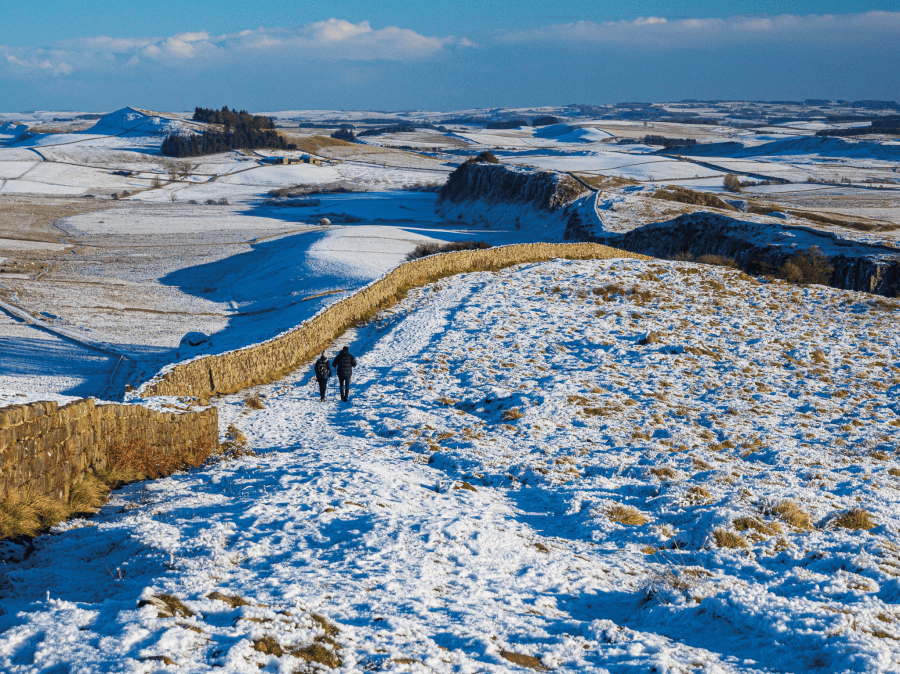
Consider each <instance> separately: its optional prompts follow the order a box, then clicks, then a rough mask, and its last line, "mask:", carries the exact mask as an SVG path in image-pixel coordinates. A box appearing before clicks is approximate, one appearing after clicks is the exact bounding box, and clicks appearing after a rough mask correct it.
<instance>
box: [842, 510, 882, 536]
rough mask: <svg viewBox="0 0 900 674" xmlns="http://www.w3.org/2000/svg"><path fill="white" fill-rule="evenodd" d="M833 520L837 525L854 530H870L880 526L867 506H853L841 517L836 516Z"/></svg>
mask: <svg viewBox="0 0 900 674" xmlns="http://www.w3.org/2000/svg"><path fill="white" fill-rule="evenodd" d="M833 522H834V525H835V526H838V527H842V528H844V529H851V530H852V531H859V530H864V531H868V530H869V529H874V528H875V527H876V526H878V525H877V524H876V522H875V520H874V519H872V514H871V513H870V512H869V511H868V510H866V509H865V508H851V509H850V510H848V511H847V512H845V513H843V514H842V515H841V516H840V517H837V518H835V519H834V520H833Z"/></svg>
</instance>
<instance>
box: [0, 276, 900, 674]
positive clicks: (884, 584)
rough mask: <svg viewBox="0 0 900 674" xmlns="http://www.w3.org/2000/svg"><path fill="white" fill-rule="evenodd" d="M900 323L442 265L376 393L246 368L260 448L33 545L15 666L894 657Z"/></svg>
mask: <svg viewBox="0 0 900 674" xmlns="http://www.w3.org/2000/svg"><path fill="white" fill-rule="evenodd" d="M595 288H597V289H600V293H599V294H598V293H595V292H594V289H595ZM713 290H714V292H713ZM407 312H409V313H408V314H407ZM895 322H896V310H886V309H883V308H879V307H877V306H875V305H874V304H872V303H871V302H870V301H869V298H867V297H866V296H862V295H857V294H854V293H849V292H841V291H834V290H832V289H828V288H821V287H809V288H802V289H798V288H797V287H795V286H791V285H788V284H781V283H756V282H754V281H753V280H749V279H746V278H742V276H741V275H740V274H739V273H736V272H733V271H730V270H723V269H719V268H712V267H706V266H704V265H694V264H689V263H674V262H664V261H660V262H641V261H636V260H608V261H577V262H567V261H554V262H548V263H544V264H535V265H523V266H521V267H519V268H516V269H509V270H506V271H502V272H500V273H498V274H495V273H473V274H467V275H465V276H459V277H454V278H449V279H444V280H442V281H441V282H439V283H438V284H436V285H435V286H433V287H431V288H427V289H423V290H422V291H421V292H414V293H412V294H411V296H410V297H409V298H408V300H406V301H405V303H404V305H402V306H399V307H397V312H396V315H395V318H394V320H393V321H391V322H390V323H389V324H388V325H386V326H383V327H382V328H380V329H379V328H378V327H376V326H375V325H371V326H369V327H366V328H363V329H361V330H360V331H359V332H358V333H357V334H356V338H355V341H354V342H353V343H352V344H351V351H352V352H353V353H355V354H356V355H357V358H358V360H359V362H360V367H359V369H358V371H357V373H356V374H355V375H354V382H353V384H352V387H351V395H352V402H351V404H350V405H343V404H341V403H337V402H334V401H332V402H326V403H324V404H323V403H320V402H319V401H318V398H317V396H316V397H314V396H313V395H312V391H311V384H312V382H311V381H310V379H309V373H305V372H304V373H295V374H294V375H291V376H290V377H289V378H288V379H286V380H283V381H281V382H278V383H276V384H273V385H270V386H263V387H260V388H259V389H258V390H257V391H256V392H257V393H259V394H260V395H261V400H262V401H263V404H264V407H263V408H262V409H257V410H251V409H248V408H247V407H246V405H245V399H244V396H229V397H227V398H225V399H224V400H222V401H221V403H220V406H219V411H220V422H221V424H222V427H223V429H224V428H225V427H226V426H227V425H228V424H233V425H235V426H236V427H237V428H239V429H240V430H241V431H242V432H243V433H244V434H245V435H246V436H247V438H248V440H249V445H250V448H252V449H254V450H256V451H257V452H258V454H256V455H245V456H243V457H239V458H236V459H235V460H233V461H223V462H219V463H216V464H212V465H209V466H207V467H204V468H202V469H198V470H194V471H191V472H189V473H183V474H178V475H173V476H171V477H169V478H164V479H161V480H158V481H154V482H150V483H146V484H143V485H141V484H138V485H132V486H130V487H126V488H124V489H122V490H119V491H118V492H116V494H115V495H114V498H113V500H112V501H111V502H110V503H109V505H108V506H106V507H104V508H103V510H102V511H101V513H100V514H99V515H97V516H96V517H94V518H92V519H91V520H76V521H72V522H69V523H66V524H64V525H61V526H59V527H57V528H56V530H55V535H53V536H47V537H42V538H41V539H39V540H38V541H36V544H35V549H34V550H33V551H30V552H28V551H26V550H25V549H24V546H16V545H14V544H11V545H8V546H7V547H6V548H5V550H4V552H5V554H6V558H7V560H8V561H7V564H6V567H5V569H4V571H5V574H6V576H5V582H4V590H3V600H2V601H3V609H4V613H3V615H0V669H2V670H3V671H4V672H9V673H10V674H26V673H28V674H30V673H32V672H40V673H42V674H44V673H46V674H50V672H54V671H67V670H68V671H79V672H82V673H84V674H93V673H95V672H96V673H101V672H109V671H125V672H135V673H137V672H146V671H147V670H148V669H150V668H162V667H163V666H164V663H168V662H169V661H171V662H172V663H174V665H169V667H174V666H177V667H179V668H180V669H182V670H183V671H187V672H191V673H192V674H193V673H194V672H197V673H202V672H210V673H211V672H216V671H218V672H223V673H227V674H230V673H232V672H234V673H241V674H250V673H251V672H258V671H260V669H263V670H264V671H277V672H285V673H287V672H293V671H296V670H297V669H298V668H300V667H304V666H307V667H308V666H309V665H307V664H306V663H305V662H304V660H306V659H307V657H306V656H308V655H309V653H310V651H308V650H303V649H308V648H310V646H311V645H313V644H317V643H318V644H319V645H320V646H321V648H322V649H324V651H325V653H331V654H333V655H335V656H337V659H339V660H340V665H339V666H337V667H335V670H336V671H338V672H358V671H398V670H401V669H402V670H407V669H409V670H412V671H426V669H427V671H435V672H439V673H440V674H450V673H452V672H476V671H484V672H491V673H492V674H493V673H498V674H499V673H500V672H511V671H523V670H521V669H519V668H518V667H516V666H515V665H514V664H513V660H511V658H515V657H517V656H518V657H519V658H522V657H525V658H526V661H527V662H529V663H530V664H531V666H541V667H547V668H551V669H553V670H555V671H557V672H560V673H561V674H568V673H569V672H589V673H592V674H593V673H596V674H606V673H608V672H629V673H630V672H635V674H637V673H643V672H648V671H651V670H653V669H655V670H656V671H657V672H688V671H706V672H718V673H722V674H732V673H735V674H736V673H741V674H745V673H746V674H761V673H763V672H766V673H769V672H808V671H811V672H822V673H823V674H824V673H825V672H859V671H872V672H876V671H895V670H896V669H897V668H898V666H900V646H898V644H900V640H898V637H900V627H898V625H900V619H898V614H897V609H896V604H897V601H898V600H900V582H898V575H900V570H898V569H900V555H898V551H897V546H896V545H895V544H894V542H893V541H894V540H895V539H896V536H897V534H898V530H897V522H896V517H895V514H896V509H897V507H898V501H897V499H898V491H897V489H896V488H895V487H896V484H897V478H896V471H897V460H896V457H895V456H894V455H893V451H894V449H895V448H894V445H895V444H896V443H895V442H894V438H895V436H896V431H895V429H896V426H897V423H898V420H900V415H898V413H900V410H898V408H897V405H896V389H897V386H898V383H897V380H896V372H897V368H896V365H897V363H896V362H895V361H896V353H897V351H898V349H900V343H898V336H897V332H896V330H895V329H894V327H895ZM650 333H653V334H654V337H653V339H646V338H647V336H648V335H649V334H650ZM862 333H865V334H867V335H869V339H868V340H866V341H864V342H862V343H860V342H859V341H858V340H857V335H858V334H862ZM512 410H516V411H517V413H516V414H507V413H509V412H512ZM845 429H846V430H845ZM786 500H788V501H791V502H792V503H793V504H794V506H795V510H793V511H790V512H788V511H784V510H783V509H782V510H779V509H778V506H779V504H783V503H784V502H785V501H786ZM854 508H861V509H865V511H866V512H867V513H868V516H869V518H870V521H869V522H867V523H866V527H871V528H863V529H852V528H846V527H844V526H842V525H841V524H840V522H843V521H844V520H842V519H841V518H842V517H844V516H845V515H847V513H849V512H852V510H853V509H854ZM626 515H630V518H629V517H627V516H626ZM26 554H30V556H29V557H28V559H27V560H26V561H24V562H17V561H15V560H16V559H21V558H22V556H24V555H26ZM214 593H215V594H214ZM165 597H168V599H167V600H166V601H168V602H169V603H166V601H164V600H163V599H161V598H165ZM173 597H174V598H176V599H177V601H178V602H180V604H176V603H175V601H173V600H172V598H173ZM238 599H239V600H240V601H238ZM182 607H183V608H182ZM325 636H328V637H329V639H328V640H326V639H325V638H324V637H325ZM265 640H268V641H265ZM267 643H268V644H273V643H274V644H276V645H277V646H278V649H277V651H276V650H275V649H274V648H271V647H269V648H264V646H265V644H267ZM321 655H322V652H321V651H320V656H321ZM331 661H332V663H334V662H335V658H332V660H331Z"/></svg>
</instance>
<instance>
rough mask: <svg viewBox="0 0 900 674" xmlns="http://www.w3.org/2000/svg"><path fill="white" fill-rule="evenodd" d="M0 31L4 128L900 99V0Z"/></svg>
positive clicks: (492, 9)
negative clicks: (38, 123) (166, 113)
mask: <svg viewBox="0 0 900 674" xmlns="http://www.w3.org/2000/svg"><path fill="white" fill-rule="evenodd" d="M4 5H7V8H6V9H4ZM0 17H2V19H0V111H6V112H13V111H16V110H24V109H79V110H108V109H114V108H118V107H122V106H124V105H135V106H140V107H147V108H156V109H168V110H185V109H191V108H193V107H194V106H195V105H207V106H208V105H215V106H219V105H224V104H228V105H235V106H239V107H246V108H248V109H253V110H274V109H300V108H372V109H395V110H396V109H412V108H427V109H463V108H468V107H490V106H533V105H541V104H547V105H556V104H566V103H611V102H616V101H621V100H643V101H658V100H677V99H681V98H746V99H783V98H790V99H797V98H801V99H802V98H810V97H812V98H846V99H850V100H857V99H861V98H879V99H890V100H897V99H898V98H900V90H898V80H900V78H898V77H897V75H896V74H897V72H898V71H900V69H898V66H900V49H898V47H897V45H898V44H900V0H895V1H893V2H864V1H857V2H847V1H845V0H820V1H819V2H806V1H800V2H791V3H783V2H782V3H778V2H766V1H762V0H744V1H743V2H740V3H738V2H722V1H720V2H712V1H694V2H671V1H669V2H662V1H658V0H645V1H644V2H640V3H636V2H603V1H598V0H566V2H553V1H550V0H513V1H507V2H482V1H476V0H444V1H443V2H439V3H437V2H425V1H423V0H419V1H417V2H416V1H411V0H382V1H381V2H379V3H372V2H357V1H354V0H347V1H345V2H341V3H308V2H304V3H301V2H296V0H295V1H294V2H287V1H284V0H269V1H267V2H251V3H248V2H246V0H244V1H243V2H236V1H232V0H219V1H216V2H211V1H209V0H193V1H192V2H185V1H184V0H181V1H178V2H174V1H172V0H154V1H153V2H149V3H145V2H127V1H126V2H90V1H84V0H81V1H77V2H76V1H73V0H55V1H54V2H48V1H46V0H31V1H29V2H17V3H12V2H9V3H7V2H2V3H0Z"/></svg>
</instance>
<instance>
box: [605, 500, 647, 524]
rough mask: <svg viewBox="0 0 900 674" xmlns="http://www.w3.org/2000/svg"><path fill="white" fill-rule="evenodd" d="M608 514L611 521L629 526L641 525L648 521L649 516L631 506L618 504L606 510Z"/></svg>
mask: <svg viewBox="0 0 900 674" xmlns="http://www.w3.org/2000/svg"><path fill="white" fill-rule="evenodd" d="M606 516H607V517H608V518H609V520H610V521H611V522H618V523H619V524H623V525H625V526H627V527H640V526H643V525H644V524H646V523H647V518H646V517H644V515H643V514H642V513H641V511H640V510H638V509H637V508H632V507H631V506H623V505H618V504H616V505H614V506H612V507H611V508H609V510H607V511H606Z"/></svg>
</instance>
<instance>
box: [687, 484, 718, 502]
mask: <svg viewBox="0 0 900 674" xmlns="http://www.w3.org/2000/svg"><path fill="white" fill-rule="evenodd" d="M687 493H688V498H689V499H692V500H698V501H699V500H709V499H711V498H712V494H710V493H709V491H708V490H706V489H704V488H703V487H701V486H700V485H697V486H696V487H691V488H690V489H688V491H687Z"/></svg>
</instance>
